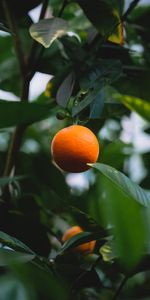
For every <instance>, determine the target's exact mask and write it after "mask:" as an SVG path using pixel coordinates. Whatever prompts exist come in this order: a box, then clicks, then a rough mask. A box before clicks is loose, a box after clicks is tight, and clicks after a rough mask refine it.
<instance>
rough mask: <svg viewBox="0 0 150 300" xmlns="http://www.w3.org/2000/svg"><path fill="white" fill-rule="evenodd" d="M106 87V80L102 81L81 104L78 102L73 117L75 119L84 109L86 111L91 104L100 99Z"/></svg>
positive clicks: (88, 93)
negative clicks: (99, 96)
mask: <svg viewBox="0 0 150 300" xmlns="http://www.w3.org/2000/svg"><path fill="white" fill-rule="evenodd" d="M104 85H105V80H103V81H102V80H101V82H100V83H98V84H97V85H95V87H94V88H93V89H92V90H90V91H89V92H87V95H86V96H85V97H84V99H83V100H82V101H81V102H77V104H75V105H74V107H73V109H72V116H73V117H74V116H75V115H77V114H78V113H79V112H81V111H82V110H83V109H85V108H86V107H87V106H88V105H89V104H91V103H92V102H93V101H94V100H95V99H96V98H97V97H98V95H99V93H100V91H101V89H102V87H103V86H104Z"/></svg>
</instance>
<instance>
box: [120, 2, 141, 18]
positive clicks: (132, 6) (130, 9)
mask: <svg viewBox="0 0 150 300" xmlns="http://www.w3.org/2000/svg"><path fill="white" fill-rule="evenodd" d="M139 2H140V0H133V1H132V2H131V4H130V6H129V7H128V9H127V11H126V12H125V13H124V15H123V16H122V17H121V21H122V22H124V21H125V20H126V19H127V17H128V15H129V14H130V13H131V11H132V10H133V9H134V8H135V7H136V6H137V4H138V3H139Z"/></svg>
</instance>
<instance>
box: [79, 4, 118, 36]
mask: <svg viewBox="0 0 150 300" xmlns="http://www.w3.org/2000/svg"><path fill="white" fill-rule="evenodd" d="M78 3H79V5H80V6H81V7H82V9H83V11H84V13H85V14H86V16H87V17H88V18H89V20H90V21H91V22H92V24H93V25H94V26H95V27H96V28H97V29H98V30H99V32H100V33H101V34H103V35H107V34H109V33H110V32H111V31H112V28H114V26H115V25H116V24H117V21H118V18H117V17H116V16H114V14H113V7H112V6H111V5H110V4H109V3H108V1H105V0H102V1H97V0H94V1H90V0H78Z"/></svg>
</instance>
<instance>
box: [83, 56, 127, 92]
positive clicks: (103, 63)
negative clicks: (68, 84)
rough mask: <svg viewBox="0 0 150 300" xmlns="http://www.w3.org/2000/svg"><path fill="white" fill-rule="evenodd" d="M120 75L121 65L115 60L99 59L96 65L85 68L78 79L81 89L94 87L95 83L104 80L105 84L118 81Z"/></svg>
mask: <svg viewBox="0 0 150 300" xmlns="http://www.w3.org/2000/svg"><path fill="white" fill-rule="evenodd" d="M121 75H122V64H121V62H120V61H119V60H116V59H99V60H98V61H97V63H96V65H93V66H92V67H90V68H87V69H86V71H85V74H84V73H83V74H82V77H81V78H80V86H81V88H82V89H85V90H86V89H88V88H91V87H94V85H95V82H98V81H101V80H104V79H105V80H106V84H107V85H108V84H111V83H112V82H114V81H116V80H118V78H119V77H120V76H121Z"/></svg>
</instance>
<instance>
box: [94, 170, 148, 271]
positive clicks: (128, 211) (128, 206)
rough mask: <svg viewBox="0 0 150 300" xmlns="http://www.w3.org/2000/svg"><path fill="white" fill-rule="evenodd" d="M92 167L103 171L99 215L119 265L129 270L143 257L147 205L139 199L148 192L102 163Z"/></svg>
mask: <svg viewBox="0 0 150 300" xmlns="http://www.w3.org/2000/svg"><path fill="white" fill-rule="evenodd" d="M95 167H96V169H98V170H99V171H100V172H101V173H102V174H103V175H101V177H100V186H101V189H102V190H103V193H102V194H101V202H100V206H99V210H100V214H101V215H102V217H103V219H104V221H105V224H106V226H109V227H110V226H111V230H112V233H113V235H114V251H115V253H116V256H117V258H118V259H119V262H120V264H121V266H122V267H123V269H124V270H125V271H127V272H128V271H131V270H133V269H134V268H135V267H136V266H137V264H138V263H139V262H140V261H141V259H142V258H143V256H144V252H145V247H146V239H147V235H148V233H147V228H146V225H147V224H146V209H147V208H145V207H144V206H142V205H141V202H142V203H143V202H144V200H145V198H146V197H147V198H148V195H146V193H144V191H142V192H141V191H140V193H139V190H140V189H141V188H140V187H138V186H136V185H135V184H134V183H132V182H131V181H130V180H129V179H128V178H127V177H126V176H125V175H123V174H122V173H121V172H118V171H117V170H115V169H114V168H112V167H109V166H107V165H103V164H96V166H95ZM141 190H142V189H141ZM142 193H143V194H144V197H145V198H144V199H143V198H142V195H143V194H142ZM138 197H140V199H139V198H138ZM135 200H137V201H135ZM139 200H140V201H139ZM147 201H148V199H147ZM139 202H140V203H139ZM144 204H145V202H144Z"/></svg>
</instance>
